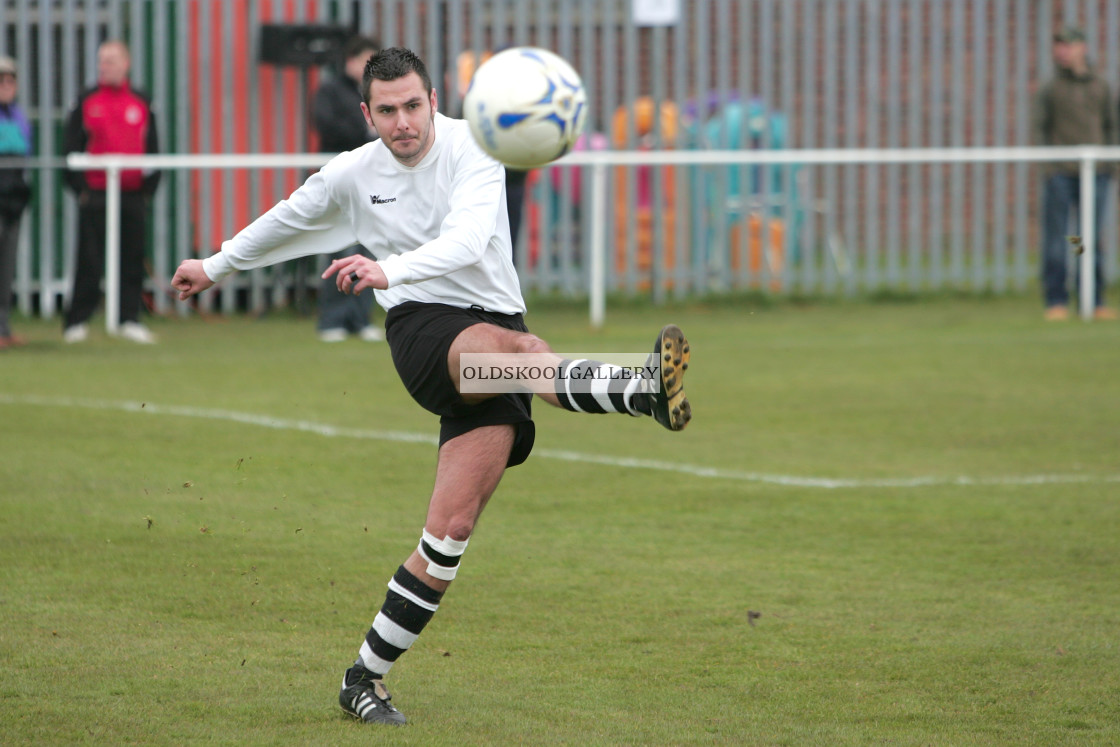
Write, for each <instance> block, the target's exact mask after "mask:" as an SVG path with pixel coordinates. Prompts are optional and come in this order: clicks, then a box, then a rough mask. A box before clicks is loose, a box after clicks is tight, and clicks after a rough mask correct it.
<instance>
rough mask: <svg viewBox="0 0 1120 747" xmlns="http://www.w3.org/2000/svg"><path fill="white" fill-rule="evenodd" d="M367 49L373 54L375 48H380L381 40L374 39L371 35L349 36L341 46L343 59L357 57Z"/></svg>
mask: <svg viewBox="0 0 1120 747" xmlns="http://www.w3.org/2000/svg"><path fill="white" fill-rule="evenodd" d="M367 49H368V50H369V53H370V55H373V54H374V53H375V52H376V51H377V50H379V49H381V42H379V41H378V40H377V39H374V38H373V37H372V36H351V37H350V38H349V39H347V40H346V44H345V45H343V47H342V56H343V58H344V59H347V60H349V59H350V58H351V57H357V56H358V55H360V54H361V53H362V52H365V51H366V50H367Z"/></svg>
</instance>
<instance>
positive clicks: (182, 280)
mask: <svg viewBox="0 0 1120 747" xmlns="http://www.w3.org/2000/svg"><path fill="white" fill-rule="evenodd" d="M212 285H214V281H213V280H211V279H210V278H209V277H208V276H207V275H206V271H205V270H203V269H202V260H201V259H184V260H183V264H181V265H179V269H178V270H176V271H175V277H173V278H171V287H172V288H174V289H175V290H177V291H179V300H180V301H186V300H187V299H188V298H190V297H191V296H193V295H195V294H196V293H201V292H202V291H204V290H206V289H207V288H209V287H210V286H212Z"/></svg>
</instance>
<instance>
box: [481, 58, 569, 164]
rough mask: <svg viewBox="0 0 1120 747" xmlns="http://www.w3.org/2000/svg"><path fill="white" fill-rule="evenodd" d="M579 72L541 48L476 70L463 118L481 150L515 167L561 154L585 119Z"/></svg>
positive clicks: (501, 59)
mask: <svg viewBox="0 0 1120 747" xmlns="http://www.w3.org/2000/svg"><path fill="white" fill-rule="evenodd" d="M586 103H587V97H586V95H585V93H584V90H583V81H581V80H580V77H579V74H578V73H577V72H576V71H575V70H574V69H573V68H572V66H571V65H569V64H568V63H567V62H566V61H565V60H564V59H563V58H562V57H559V56H557V55H555V54H553V53H552V52H549V51H548V50H547V49H538V48H536V47H514V48H512V49H507V50H505V51H503V52H499V53H498V54H496V55H494V56H493V57H491V58H490V59H489V60H487V61H486V62H484V63H482V65H480V66H479V68H478V70H477V71H475V74H474V77H473V78H472V79H471V83H470V87H469V88H467V94H466V96H465V97H464V98H463V116H464V117H465V118H466V120H467V122H468V123H470V126H471V133H472V134H473V135H474V139H475V140H477V141H478V144H479V145H480V146H482V149H483V150H484V151H486V152H487V153H489V154H490V155H491V156H493V157H494V158H496V159H497V160H499V161H501V162H502V163H504V164H505V165H506V166H510V167H512V168H515V169H531V168H536V167H537V166H543V165H544V164H546V163H549V162H550V161H555V160H556V159H557V158H559V157H560V156H562V155H564V154H565V153H567V152H568V151H569V150H570V149H571V147H572V145H574V144H575V142H576V138H577V137H579V133H580V130H582V129H583V124H584V121H585V120H586V119H587V106H586Z"/></svg>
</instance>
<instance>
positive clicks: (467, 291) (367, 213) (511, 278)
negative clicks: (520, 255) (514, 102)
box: [203, 113, 525, 314]
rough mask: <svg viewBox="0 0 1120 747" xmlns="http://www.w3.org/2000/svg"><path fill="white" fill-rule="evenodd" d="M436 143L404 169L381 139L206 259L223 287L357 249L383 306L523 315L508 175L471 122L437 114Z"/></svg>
mask: <svg viewBox="0 0 1120 747" xmlns="http://www.w3.org/2000/svg"><path fill="white" fill-rule="evenodd" d="M433 127H434V129H435V142H434V143H433V144H432V148H431V150H430V151H428V154H427V155H426V156H424V159H423V160H422V161H421V162H420V163H419V164H417V165H416V166H412V167H409V166H405V165H403V164H401V163H400V162H399V161H397V159H396V158H394V157H393V154H392V153H391V152H390V151H389V149H388V148H387V147H386V146H385V144H384V143H383V142H381V141H380V140H378V141H375V142H372V143H369V144H367V145H364V146H362V147H360V148H357V149H355V150H352V151H349V152H347V153H341V154H339V155H338V156H336V157H335V158H333V159H331V161H330V162H328V163H327V164H326V165H325V166H324V167H323V168H322V169H321V170H320V171H319V172H318V173H316V174H314V175H312V176H311V177H310V178H309V179H308V180H307V181H306V182H305V183H304V184H303V186H301V187H300V188H299V189H297V190H296V191H295V192H293V193H292V195H291V196H290V197H289V198H288V199H286V200H283V201H281V202H279V203H277V204H276V205H275V206H274V207H273V208H272V209H271V210H269V211H268V212H267V213H265V214H264V215H262V216H261V217H260V218H257V220H255V221H253V222H252V223H251V224H250V225H248V226H247V227H246V228H244V229H243V230H242V231H240V232H239V233H238V234H237V235H236V236H234V237H233V238H232V239H230V240H229V241H226V242H223V243H222V250H221V251H220V252H218V253H217V254H214V255H212V256H210V257H207V258H206V259H205V260H204V261H203V269H204V270H205V272H206V275H207V276H208V277H209V278H210V279H211V280H213V281H215V282H217V281H218V280H221V279H222V278H224V277H225V276H227V275H229V274H230V273H232V272H234V271H235V270H250V269H253V268H256V267H264V266H265V265H271V264H276V263H278V262H282V261H285V260H289V259H294V258H296V257H303V256H307V255H311V254H331V253H334V252H336V251H338V250H340V249H344V248H345V247H347V246H351V245H353V244H355V243H360V244H362V245H363V246H364V247H366V248H367V249H369V251H370V253H371V254H373V256H374V258H375V259H376V260H377V261H378V263H379V264H380V265H381V269H382V270H383V271H384V272H385V276H386V278H388V281H389V288H388V290H384V291H381V290H377V291H375V292H374V293H375V296H376V298H377V302H378V303H379V304H380V305H381V306H382V307H384V308H385V309H390V308H392V307H393V306H396V305H397V304H399V303H403V302H405V301H420V302H423V303H443V304H448V305H451V306H459V307H462V308H469V307H471V306H477V307H481V308H483V309H486V310H487V311H496V312H500V313H503V314H514V313H522V312H524V311H525V301H524V299H523V298H522V296H521V286H520V283H519V282H518V279H517V271H516V270H515V269H514V267H513V259H512V256H511V254H512V250H511V242H510V233H509V215H508V214H507V212H506V192H505V172H504V171H503V169H502V166H501V164H499V163H498V162H497V161H495V160H493V159H492V158H490V157H489V156H487V155H486V154H485V153H484V152H483V151H482V150H481V149H480V148H479V147H478V145H477V144H476V143H475V141H474V139H473V138H472V137H471V134H470V130H469V128H468V126H467V123H466V122H465V121H463V120H458V119H451V118H448V117H445V116H443V115H442V114H438V113H437V114H436V115H435V122H434V124H433Z"/></svg>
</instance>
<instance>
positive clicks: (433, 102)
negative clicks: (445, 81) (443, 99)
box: [430, 86, 439, 117]
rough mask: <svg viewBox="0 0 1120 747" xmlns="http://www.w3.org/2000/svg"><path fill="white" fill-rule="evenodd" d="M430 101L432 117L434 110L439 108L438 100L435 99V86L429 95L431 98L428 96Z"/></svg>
mask: <svg viewBox="0 0 1120 747" xmlns="http://www.w3.org/2000/svg"><path fill="white" fill-rule="evenodd" d="M430 101H431V104H432V116H433V117H434V116H435V114H436V110H437V109H439V106H438V104H439V100H438V99H437V98H436V89H435V86H433V87H432V93H431V96H430Z"/></svg>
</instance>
